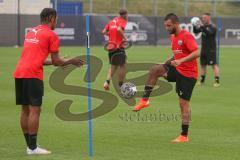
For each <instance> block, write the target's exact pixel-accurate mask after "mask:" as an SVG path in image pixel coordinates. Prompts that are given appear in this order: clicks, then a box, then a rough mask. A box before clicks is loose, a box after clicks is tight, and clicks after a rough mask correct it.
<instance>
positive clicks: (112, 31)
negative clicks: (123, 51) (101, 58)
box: [105, 17, 127, 48]
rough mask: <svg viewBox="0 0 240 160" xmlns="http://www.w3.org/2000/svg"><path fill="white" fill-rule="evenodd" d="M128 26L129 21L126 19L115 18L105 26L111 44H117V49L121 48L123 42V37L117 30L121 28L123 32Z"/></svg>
mask: <svg viewBox="0 0 240 160" xmlns="http://www.w3.org/2000/svg"><path fill="white" fill-rule="evenodd" d="M126 25H127V21H126V20H125V19H123V18H122V17H115V18H114V19H113V20H111V21H110V22H109V23H108V24H107V25H106V26H105V29H106V30H107V31H108V36H109V42H113V43H115V44H116V46H117V48H119V46H120V45H121V43H122V42H123V37H122V35H121V34H120V33H119V32H118V31H117V28H118V27H121V28H122V30H123V31H124V30H125V27H126Z"/></svg>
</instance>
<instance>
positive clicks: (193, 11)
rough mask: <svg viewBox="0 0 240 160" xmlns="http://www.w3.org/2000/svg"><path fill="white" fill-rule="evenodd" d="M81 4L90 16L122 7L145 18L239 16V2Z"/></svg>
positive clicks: (87, 0) (113, 0) (112, 0)
mask: <svg viewBox="0 0 240 160" xmlns="http://www.w3.org/2000/svg"><path fill="white" fill-rule="evenodd" d="M65 1H74V0H65ZM75 1H76V0H75ZM81 2H82V3H83V6H84V12H85V13H91V14H116V12H117V11H118V10H119V8H122V7H123V8H127V9H128V10H129V13H130V14H141V15H145V16H164V15H165V14H166V13H168V12H174V13H176V14H178V15H179V16H186V17H187V16H193V15H200V14H202V13H204V12H209V13H211V14H212V15H213V16H221V17H223V16H224V17H226V16H230V17H233V16H239V15H240V0H106V1H104V0H81Z"/></svg>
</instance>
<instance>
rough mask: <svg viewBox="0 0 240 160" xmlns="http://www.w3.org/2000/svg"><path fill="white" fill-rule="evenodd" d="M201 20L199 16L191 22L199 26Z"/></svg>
mask: <svg viewBox="0 0 240 160" xmlns="http://www.w3.org/2000/svg"><path fill="white" fill-rule="evenodd" d="M200 21H201V20H200V19H199V18H198V17H193V18H192V19H191V23H192V25H193V26H197V25H198V24H199V22H200Z"/></svg>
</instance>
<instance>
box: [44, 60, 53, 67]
mask: <svg viewBox="0 0 240 160" xmlns="http://www.w3.org/2000/svg"><path fill="white" fill-rule="evenodd" d="M43 65H45V66H48V65H52V61H51V60H50V59H46V60H45V62H44V63H43Z"/></svg>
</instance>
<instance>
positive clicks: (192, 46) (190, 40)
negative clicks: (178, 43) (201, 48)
mask: <svg viewBox="0 0 240 160" xmlns="http://www.w3.org/2000/svg"><path fill="white" fill-rule="evenodd" d="M185 46H186V48H187V50H189V52H190V53H192V52H194V51H196V50H197V49H198V44H197V42H196V40H195V38H194V37H193V36H192V35H191V34H186V35H185Z"/></svg>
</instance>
